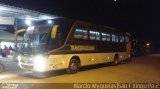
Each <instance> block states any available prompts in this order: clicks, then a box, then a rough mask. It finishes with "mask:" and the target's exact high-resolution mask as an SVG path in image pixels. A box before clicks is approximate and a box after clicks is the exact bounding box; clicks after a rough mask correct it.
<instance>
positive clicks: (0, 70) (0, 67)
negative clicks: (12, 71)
mask: <svg viewBox="0 0 160 89" xmlns="http://www.w3.org/2000/svg"><path fill="white" fill-rule="evenodd" d="M3 71H4V65H3V64H0V73H1V72H3Z"/></svg>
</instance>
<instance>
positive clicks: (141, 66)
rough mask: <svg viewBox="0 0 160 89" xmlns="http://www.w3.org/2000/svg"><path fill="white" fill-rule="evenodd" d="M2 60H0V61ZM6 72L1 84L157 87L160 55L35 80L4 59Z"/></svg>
mask: <svg viewBox="0 0 160 89" xmlns="http://www.w3.org/2000/svg"><path fill="white" fill-rule="evenodd" d="M1 60H2V59H1ZM3 63H4V64H5V71H4V72H3V73H1V74H0V82H1V83H5V82H7V83H117V82H122V83H123V82H124V83H128V82H130V83H131V82H132V83H133V82H136V83H148V82H149V83H150V82H152V83H153V82H155V83H160V71H159V70H160V54H155V55H150V56H142V57H135V58H133V59H132V61H131V62H130V63H122V64H120V65H118V66H109V65H97V66H89V67H83V68H81V71H80V72H79V73H77V74H66V73H65V71H55V72H52V74H50V75H49V76H48V77H47V78H37V77H34V76H33V75H32V73H31V72H29V71H28V72H27V71H23V70H21V69H20V68H19V67H18V65H17V63H15V62H12V61H11V59H3Z"/></svg>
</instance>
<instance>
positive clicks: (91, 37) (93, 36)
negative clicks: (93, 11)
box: [89, 31, 96, 40]
mask: <svg viewBox="0 0 160 89" xmlns="http://www.w3.org/2000/svg"><path fill="white" fill-rule="evenodd" d="M89 34H90V40H95V39H96V32H95V31H89Z"/></svg>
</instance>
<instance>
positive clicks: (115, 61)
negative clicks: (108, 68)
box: [112, 55, 119, 66]
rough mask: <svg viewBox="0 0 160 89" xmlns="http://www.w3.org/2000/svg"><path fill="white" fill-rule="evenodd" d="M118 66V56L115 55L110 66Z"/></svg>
mask: <svg viewBox="0 0 160 89" xmlns="http://www.w3.org/2000/svg"><path fill="white" fill-rule="evenodd" d="M118 64H119V56H118V55H115V56H114V61H113V62H112V65H113V66H116V65H118Z"/></svg>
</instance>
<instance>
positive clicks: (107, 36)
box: [102, 33, 110, 41]
mask: <svg viewBox="0 0 160 89" xmlns="http://www.w3.org/2000/svg"><path fill="white" fill-rule="evenodd" d="M102 41H110V34H109V33H102Z"/></svg>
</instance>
